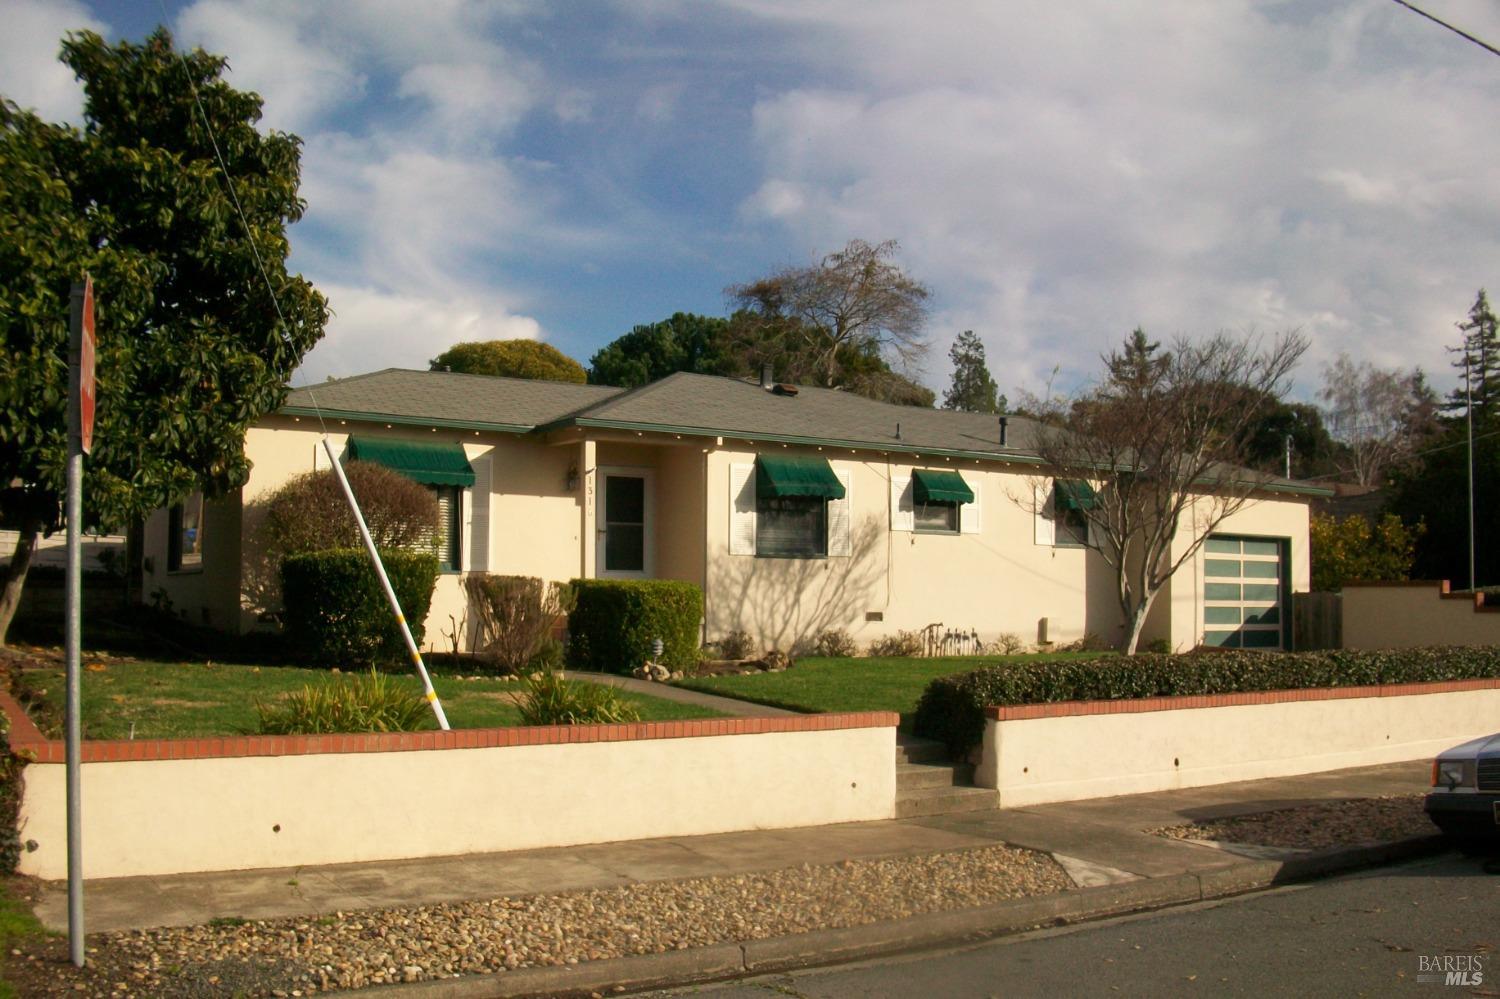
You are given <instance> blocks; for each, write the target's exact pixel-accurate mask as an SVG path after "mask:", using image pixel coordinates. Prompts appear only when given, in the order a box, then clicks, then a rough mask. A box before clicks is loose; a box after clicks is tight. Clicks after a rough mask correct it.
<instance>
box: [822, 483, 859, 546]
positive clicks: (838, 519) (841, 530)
mask: <svg viewBox="0 0 1500 999" xmlns="http://www.w3.org/2000/svg"><path fill="white" fill-rule="evenodd" d="M833 474H834V475H837V476H838V477H839V484H840V485H841V486H843V487H844V497H843V499H833V500H829V501H828V554H829V555H830V556H832V557H835V558H848V557H849V556H851V555H853V554H854V539H853V537H852V534H851V525H850V521H851V520H852V519H853V517H852V511H853V509H854V493H853V487H854V473H853V472H851V471H850V470H848V469H837V468H836V469H834V471H833Z"/></svg>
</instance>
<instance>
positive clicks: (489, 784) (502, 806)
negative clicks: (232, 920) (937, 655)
mask: <svg viewBox="0 0 1500 999" xmlns="http://www.w3.org/2000/svg"><path fill="white" fill-rule="evenodd" d="M0 709H3V710H4V711H5V713H6V714H7V715H9V716H11V719H12V726H13V728H12V747H13V749H15V750H16V751H19V752H24V753H27V754H28V755H30V756H31V757H33V758H34V759H35V761H36V762H34V763H32V764H31V765H30V766H29V767H27V768H26V772H25V780H26V789H25V797H24V799H23V802H22V807H21V822H22V824H23V825H22V829H21V840H22V842H23V843H26V842H28V841H29V842H34V843H35V844H36V846H35V849H34V850H31V851H30V852H26V853H24V854H23V855H22V858H21V872H22V873H24V874H31V875H35V876H37V877H42V878H60V877H63V876H65V874H66V863H67V861H66V842H65V828H66V827H65V822H66V806H65V775H64V759H65V755H64V747H63V744H62V743H61V742H59V741H56V740H47V739H43V738H42V736H41V733H39V732H38V731H37V730H36V727H35V726H34V725H33V724H32V723H31V722H30V720H29V719H27V718H26V716H25V714H24V713H23V712H21V710H20V708H19V707H18V706H17V705H16V704H15V702H14V701H12V700H11V699H10V698H9V697H6V696H5V695H3V694H0ZM898 721H899V718H898V716H897V715H895V714H894V713H890V712H862V713H852V714H834V715H797V716H786V717H774V718H722V719H720V718H714V719H703V720H697V721H678V722H643V723H638V724H630V725H579V726H552V727H539V728H496V729H464V730H460V731H452V732H416V733H402V734H378V735H338V736H249V737H240V738H223V739H137V740H132V741H125V740H118V741H97V742H87V743H85V744H84V745H83V751H82V765H83V777H82V781H83V830H84V841H83V858H84V861H83V862H84V875H85V877H89V878H105V877H119V876H125V875H141V874H169V873H179V872H186V871H213V870H234V869H244V868H257V867H288V866H296V865H300V864H332V863H346V862H353V861H365V860H392V859H400V858H413V857H429V856H443V855H449V854H461V853H473V852H491V851H500V850H519V849H528V848H532V847H545V846H571V845H578V844H583V843H602V842H609V841H612V840H626V839H645V838H652V837H659V836H685V835H698V834H703V833H715V832H732V831H736V830H743V829H770V828H787V827H793V826H810V825H823V824H829V823H835V822H856V821H863V820H869V819H886V818H890V817H891V816H892V815H893V814H894V810H895V794H896V787H895V741H896V740H895V735H896V732H895V730H896V724H897V722H898Z"/></svg>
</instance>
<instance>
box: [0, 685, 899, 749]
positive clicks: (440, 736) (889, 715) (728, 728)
mask: <svg viewBox="0 0 1500 999" xmlns="http://www.w3.org/2000/svg"><path fill="white" fill-rule="evenodd" d="M0 711H3V713H4V714H5V716H6V718H8V719H9V721H10V747H11V751H12V752H15V753H20V754H23V755H25V756H26V757H27V758H28V759H30V760H31V761H32V762H36V763H63V762H66V758H67V750H66V747H65V746H64V744H63V742H62V740H61V739H48V738H46V737H44V736H43V735H42V733H41V731H40V730H39V729H38V728H37V727H36V725H35V723H33V722H32V720H31V719H30V718H29V717H27V715H26V712H25V711H24V710H22V708H21V706H20V705H19V704H17V703H16V702H15V700H13V699H12V698H11V697H10V695H9V694H7V693H5V692H3V691H0ZM900 721H901V716H900V715H898V714H896V713H895V712H894V711H852V712H844V713H840V714H826V715H778V716H776V717H768V718H697V719H692V720H689V721H658V722H631V723H628V724H621V725H547V726H535V727H515V728H465V729H454V730H452V731H448V732H442V731H426V732H373V733H359V734H352V735H246V736H224V737H213V738H203V739H91V740H88V741H86V742H84V743H83V745H82V757H83V758H82V762H84V763H106V762H127V761H135V760H196V759H220V758H223V757H229V756H310V755H316V754H320V753H399V752H408V751H412V750H444V749H496V748H501V747H507V746H557V745H569V744H576V743H583V742H634V741H638V740H642V739H695V738H703V737H708V736H720V735H772V734H776V733H782V732H830V731H837V730H842V729H856V728H895V727H896V726H897V725H898V724H899V723H900Z"/></svg>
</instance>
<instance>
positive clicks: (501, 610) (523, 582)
mask: <svg viewBox="0 0 1500 999" xmlns="http://www.w3.org/2000/svg"><path fill="white" fill-rule="evenodd" d="M464 590H465V591H467V593H468V595H469V606H470V607H471V608H473V610H474V613H475V616H476V617H477V618H478V620H479V631H478V634H477V635H476V636H475V640H474V647H475V651H477V652H479V653H480V654H481V655H483V656H484V657H485V658H487V659H489V660H490V661H492V662H494V663H495V664H497V665H499V666H503V667H504V668H506V669H508V670H510V671H511V672H513V673H518V672H520V671H521V669H522V668H524V667H525V666H526V665H527V664H528V663H530V662H531V660H532V657H533V656H535V655H536V653H537V650H538V649H539V648H540V647H541V644H542V643H543V642H544V641H547V640H548V639H550V638H551V636H552V630H553V628H555V627H556V626H557V623H558V622H559V621H561V620H562V619H563V618H565V617H567V616H568V612H569V611H571V610H572V609H573V603H574V600H573V589H572V587H570V586H567V585H566V584H562V583H545V582H543V581H542V580H540V579H537V578H536V577H535V576H467V577H465V578H464Z"/></svg>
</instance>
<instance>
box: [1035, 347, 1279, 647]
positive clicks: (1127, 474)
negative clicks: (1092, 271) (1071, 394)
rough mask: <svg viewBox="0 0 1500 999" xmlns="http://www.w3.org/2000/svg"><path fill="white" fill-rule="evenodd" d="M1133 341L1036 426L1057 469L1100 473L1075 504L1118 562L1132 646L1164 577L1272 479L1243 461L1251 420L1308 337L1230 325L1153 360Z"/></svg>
mask: <svg viewBox="0 0 1500 999" xmlns="http://www.w3.org/2000/svg"><path fill="white" fill-rule="evenodd" d="M1131 349H1132V344H1131V343H1130V342H1127V345H1126V348H1125V350H1123V351H1118V352H1115V353H1113V354H1110V355H1109V356H1107V357H1105V358H1104V362H1105V364H1106V365H1107V367H1108V370H1109V371H1110V372H1111V376H1110V377H1109V378H1108V379H1107V380H1106V381H1105V382H1103V383H1102V384H1100V385H1099V386H1097V387H1096V388H1094V389H1093V390H1091V391H1089V392H1087V393H1085V394H1084V395H1083V396H1082V397H1080V398H1078V399H1076V400H1075V401H1074V402H1073V403H1072V405H1071V406H1070V407H1068V408H1066V409H1063V408H1061V407H1059V408H1058V409H1057V411H1056V412H1055V414H1054V419H1053V420H1044V421H1043V422H1042V424H1041V425H1040V427H1039V428H1038V431H1037V432H1038V441H1037V452H1038V454H1039V455H1040V456H1041V458H1042V459H1043V460H1044V461H1045V463H1046V464H1047V465H1048V466H1049V467H1050V468H1051V469H1052V470H1053V471H1054V473H1055V474H1057V475H1058V476H1073V477H1076V478H1077V479H1081V480H1085V481H1088V482H1091V483H1093V487H1092V495H1087V496H1086V497H1079V496H1077V495H1076V493H1075V503H1074V505H1075V506H1078V507H1080V508H1081V509H1080V510H1079V512H1080V513H1081V514H1082V515H1083V516H1084V517H1085V519H1086V520H1087V521H1088V528H1089V530H1088V539H1087V544H1088V546H1089V547H1090V548H1093V549H1095V550H1096V551H1098V553H1099V555H1100V557H1102V558H1103V560H1104V561H1105V563H1106V564H1108V565H1109V567H1110V568H1111V569H1112V570H1113V571H1114V573H1115V577H1116V582H1117V591H1118V597H1119V601H1120V611H1121V614H1122V615H1123V617H1124V622H1125V634H1124V636H1123V638H1122V640H1121V643H1120V648H1121V651H1123V652H1124V653H1125V654H1126V655H1131V654H1134V652H1135V651H1136V645H1137V643H1138V642H1139V640H1140V634H1141V626H1142V625H1143V624H1144V623H1145V620H1146V614H1147V612H1148V611H1150V609H1151V604H1152V602H1153V601H1154V600H1155V599H1156V596H1157V594H1158V593H1160V592H1161V589H1162V587H1163V586H1165V585H1166V584H1167V581H1168V580H1170V579H1171V578H1172V576H1173V575H1174V574H1175V573H1176V572H1177V570H1178V569H1180V568H1182V566H1184V565H1186V564H1187V563H1188V562H1189V561H1190V560H1192V559H1193V557H1194V556H1195V555H1196V554H1197V552H1198V550H1199V549H1200V548H1201V547H1202V546H1203V542H1204V541H1205V540H1206V539H1207V537H1208V536H1209V535H1210V534H1212V533H1213V532H1214V531H1215V530H1216V529H1217V528H1218V527H1219V525H1220V524H1222V523H1223V522H1224V520H1225V519H1226V518H1227V517H1229V516H1230V515H1232V514H1233V513H1235V512H1236V511H1238V510H1239V509H1240V508H1242V507H1243V506H1244V505H1245V503H1246V502H1248V501H1249V500H1250V498H1251V497H1252V496H1253V495H1254V494H1255V492H1256V491H1257V489H1259V488H1262V487H1264V486H1265V485H1266V484H1267V482H1268V481H1269V480H1268V477H1267V476H1265V475H1263V474H1261V473H1258V472H1254V471H1251V470H1249V469H1246V468H1244V467H1243V460H1242V459H1243V451H1244V448H1245V440H1246V438H1247V437H1248V434H1247V433H1246V430H1247V428H1249V427H1250V426H1251V425H1252V424H1253V423H1254V422H1255V421H1256V420H1258V419H1260V418H1261V416H1262V415H1263V412H1262V411H1263V409H1264V408H1265V407H1266V406H1267V405H1270V404H1273V403H1274V402H1275V401H1276V400H1278V399H1279V398H1280V397H1281V395H1282V394H1283V393H1284V392H1285V389H1286V384H1285V383H1286V378H1287V376H1288V374H1290V372H1291V370H1292V368H1293V367H1294V366H1295V365H1296V363H1297V361H1298V359H1299V358H1300V357H1301V356H1302V354H1303V352H1304V351H1306V349H1307V341H1306V340H1304V339H1303V338H1302V337H1301V336H1299V335H1298V334H1297V333H1295V332H1294V333H1286V334H1282V335H1280V336H1277V337H1276V338H1274V339H1273V340H1272V341H1271V342H1270V343H1269V344H1268V345H1265V344H1263V343H1262V341H1261V340H1260V338H1258V337H1255V336H1244V337H1235V336H1232V335H1229V334H1226V333H1220V334H1218V335H1217V336H1214V337H1212V338H1210V339H1208V340H1204V341H1201V342H1189V341H1187V340H1185V339H1179V340H1178V341H1177V342H1176V343H1174V344H1173V345H1172V348H1171V350H1170V351H1169V352H1167V353H1165V354H1163V355H1161V356H1159V357H1156V358H1152V359H1151V361H1150V363H1147V364H1140V363H1135V364H1133V363H1130V355H1129V352H1130V350H1131ZM1137 349H1138V348H1137ZM1153 349H1154V348H1153ZM1138 360H1139V359H1138ZM1122 372H1128V373H1129V377H1122V376H1121V373H1122ZM1258 400H1259V401H1258ZM1075 488H1076V487H1075ZM1079 491H1081V490H1079Z"/></svg>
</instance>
